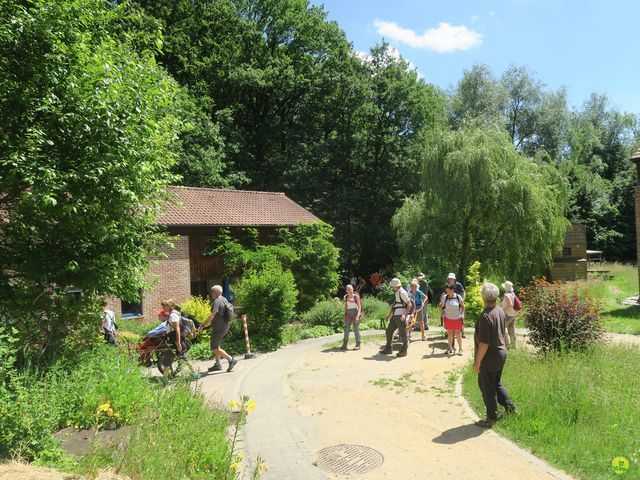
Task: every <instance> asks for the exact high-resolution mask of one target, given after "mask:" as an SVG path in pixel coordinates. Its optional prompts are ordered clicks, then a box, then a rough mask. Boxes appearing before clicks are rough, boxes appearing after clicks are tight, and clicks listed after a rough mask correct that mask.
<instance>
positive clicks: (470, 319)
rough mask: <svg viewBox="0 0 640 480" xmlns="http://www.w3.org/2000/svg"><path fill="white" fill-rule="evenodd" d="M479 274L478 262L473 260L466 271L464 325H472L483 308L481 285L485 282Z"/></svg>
mask: <svg viewBox="0 0 640 480" xmlns="http://www.w3.org/2000/svg"><path fill="white" fill-rule="evenodd" d="M486 281H487V280H486V279H484V280H483V279H482V277H481V276H480V262H478V261H475V262H473V263H472V264H471V266H470V267H469V272H468V273H467V287H466V288H465V292H466V296H465V299H464V308H465V315H464V323H465V325H473V324H474V323H475V321H476V318H477V317H478V315H480V313H482V311H483V310H484V302H483V301H482V295H481V293H480V292H481V290H482V285H483V283H484V282H486Z"/></svg>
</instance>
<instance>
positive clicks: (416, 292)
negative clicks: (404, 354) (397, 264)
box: [407, 278, 427, 342]
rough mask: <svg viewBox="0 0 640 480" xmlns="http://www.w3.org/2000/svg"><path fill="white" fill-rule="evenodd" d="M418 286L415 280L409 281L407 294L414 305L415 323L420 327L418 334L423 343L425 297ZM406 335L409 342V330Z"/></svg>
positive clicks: (424, 338) (425, 310) (425, 309)
mask: <svg viewBox="0 0 640 480" xmlns="http://www.w3.org/2000/svg"><path fill="white" fill-rule="evenodd" d="M418 286H419V282H418V279H417V278H414V279H413V280H412V281H411V290H410V291H409V294H410V295H411V296H412V297H413V302H414V305H415V306H416V309H415V312H414V315H415V321H416V323H417V324H418V327H420V334H421V335H422V341H423V342H424V341H425V340H426V337H425V336H424V331H425V318H426V312H427V295H426V294H425V293H424V292H423V291H422V290H420V289H419V288H418ZM407 334H408V335H409V340H411V330H409V331H408V332H407Z"/></svg>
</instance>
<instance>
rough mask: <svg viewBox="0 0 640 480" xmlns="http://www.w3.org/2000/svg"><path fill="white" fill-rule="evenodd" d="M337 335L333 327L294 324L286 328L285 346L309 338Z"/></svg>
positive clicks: (284, 334) (284, 335) (284, 333)
mask: <svg viewBox="0 0 640 480" xmlns="http://www.w3.org/2000/svg"><path fill="white" fill-rule="evenodd" d="M333 333H335V332H334V331H333V329H332V328H331V327H327V326H324V325H316V326H313V327H309V326H307V325H305V324H304V323H292V324H289V325H287V326H286V327H285V328H284V332H283V339H284V344H285V345H288V344H290V343H296V342H299V341H300V340H306V339H308V338H319V337H326V336H328V335H332V334H333Z"/></svg>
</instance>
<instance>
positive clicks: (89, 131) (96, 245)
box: [0, 0, 178, 352]
mask: <svg viewBox="0 0 640 480" xmlns="http://www.w3.org/2000/svg"><path fill="white" fill-rule="evenodd" d="M121 12H122V9H121V7H119V6H116V5H114V4H113V3H112V2H108V1H98V2H95V1H90V0H72V1H68V2H46V1H35V2H30V4H29V7H28V8H27V7H26V6H24V5H23V4H22V3H21V2H12V1H8V0H2V1H1V2H0V15H1V17H2V18H1V21H0V109H1V110H2V112H3V114H2V116H1V117H0V191H1V192H2V194H0V212H2V222H1V223H0V230H1V233H0V258H1V259H2V260H1V262H2V263H1V266H0V272H1V273H0V274H1V277H0V289H1V290H2V292H1V294H2V297H3V298H5V299H8V302H9V304H10V305H11V308H18V307H20V306H21V307H24V309H25V310H26V311H29V312H43V313H38V314H35V317H36V320H37V322H38V325H39V326H34V325H30V326H28V325H21V326H20V330H22V331H23V333H26V332H27V331H30V332H31V333H33V332H34V331H35V332H36V334H40V335H41V332H42V331H47V332H49V333H48V337H47V339H45V340H44V342H45V344H44V345H43V346H44V347H45V350H46V351H49V352H50V351H53V350H55V346H54V339H56V338H57V339H58V340H60V338H62V337H63V336H64V335H65V332H64V329H65V328H66V329H68V328H69V326H70V325H72V324H73V323H74V322H73V321H72V320H71V318H74V315H73V309H71V310H68V311H67V310H65V311H66V312H67V313H68V314H69V315H70V317H69V318H64V319H62V318H57V317H56V315H57V314H56V313H55V312H54V311H53V310H54V307H53V306H52V304H55V303H56V301H58V300H59V301H60V302H61V303H65V301H64V300H63V299H65V298H66V296H65V295H64V292H65V289H66V288H67V287H70V286H74V287H77V288H81V289H83V290H84V292H85V294H86V296H87V297H88V298H91V296H93V295H118V296H121V297H123V298H133V297H135V296H137V295H138V291H139V288H141V287H142V286H143V285H144V283H145V271H146V267H147V265H148V262H149V260H148V258H149V254H151V253H153V252H154V251H155V247H156V246H157V245H158V244H159V243H163V242H164V236H162V235H160V234H159V233H158V232H157V230H156V227H155V225H154V224H155V218H156V215H157V213H158V211H159V209H160V208H161V205H162V204H163V203H164V201H165V193H164V192H165V187H166V185H167V184H168V183H169V182H170V181H171V180H172V175H171V174H170V168H171V166H172V163H173V158H172V154H171V147H172V143H173V141H174V139H175V135H174V131H175V129H176V126H177V121H176V117H175V115H174V110H175V100H176V96H177V94H178V87H177V85H176V84H175V82H173V81H172V80H171V78H170V77H169V76H168V75H167V74H166V73H165V72H164V71H163V70H162V69H161V68H159V67H158V66H157V65H156V63H155V59H154V57H153V54H152V53H151V52H147V53H146V54H137V53H135V52H134V49H133V48H132V47H131V46H130V45H128V44H127V43H126V42H125V43H123V42H124V40H123V39H122V38H119V37H118V36H117V35H114V34H112V26H113V24H114V23H117V20H118V18H119V15H120V14H121ZM148 43H150V44H154V43H155V42H154V41H153V39H152V38H150V39H149V42H148ZM63 310H64V309H63ZM61 311H62V310H61ZM67 313H65V315H66V314H67ZM14 318H20V319H21V320H20V321H23V317H22V316H20V315H18V314H15V315H14ZM78 321H79V320H78ZM94 321H95V319H94ZM47 342H49V343H47Z"/></svg>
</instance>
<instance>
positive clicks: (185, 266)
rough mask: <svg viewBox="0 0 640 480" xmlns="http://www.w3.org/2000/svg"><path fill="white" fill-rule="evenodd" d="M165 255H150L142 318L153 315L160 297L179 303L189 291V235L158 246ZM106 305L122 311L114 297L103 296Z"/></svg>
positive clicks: (116, 311) (160, 299)
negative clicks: (158, 256)
mask: <svg viewBox="0 0 640 480" xmlns="http://www.w3.org/2000/svg"><path fill="white" fill-rule="evenodd" d="M161 251H162V252H163V253H164V254H166V255H167V258H164V259H152V260H151V265H150V269H149V274H148V277H147V278H148V280H149V282H150V283H151V288H150V289H149V290H148V291H146V292H144V293H143V296H142V314H143V316H144V317H145V318H155V311H156V310H157V309H158V308H159V307H160V303H161V302H162V301H163V300H166V299H168V298H172V299H173V300H175V301H176V303H181V302H183V301H184V300H186V299H187V297H189V296H190V295H191V278H190V274H189V237H188V236H186V235H180V236H178V237H177V238H176V240H175V241H174V242H173V248H171V247H167V248H164V249H162V250H161ZM107 302H108V303H109V306H108V308H109V309H110V310H113V311H114V312H115V314H116V315H120V314H121V313H122V310H121V302H120V299H118V298H109V299H107Z"/></svg>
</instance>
